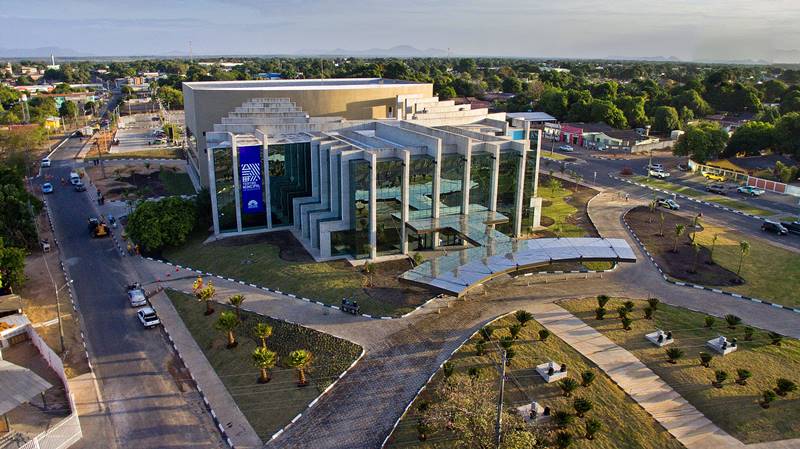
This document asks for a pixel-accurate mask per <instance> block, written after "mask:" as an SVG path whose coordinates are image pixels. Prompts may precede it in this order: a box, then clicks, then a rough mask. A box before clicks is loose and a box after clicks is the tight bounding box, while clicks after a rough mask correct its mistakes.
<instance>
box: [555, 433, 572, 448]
mask: <svg viewBox="0 0 800 449" xmlns="http://www.w3.org/2000/svg"><path fill="white" fill-rule="evenodd" d="M573 440H574V438H573V437H572V434H571V433H569V432H566V431H561V432H558V433H557V434H556V441H555V443H556V447H557V448H558V449H567V448H568V447H570V446H571V445H572V442H573Z"/></svg>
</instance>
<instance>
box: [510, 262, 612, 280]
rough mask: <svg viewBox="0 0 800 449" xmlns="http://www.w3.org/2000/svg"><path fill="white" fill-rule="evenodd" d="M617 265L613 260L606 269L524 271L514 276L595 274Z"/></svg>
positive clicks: (607, 271) (610, 269)
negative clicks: (611, 264)
mask: <svg viewBox="0 0 800 449" xmlns="http://www.w3.org/2000/svg"><path fill="white" fill-rule="evenodd" d="M617 267H619V264H618V263H616V262H613V266H612V267H611V268H609V269H608V270H572V271H537V272H536V273H525V274H522V275H519V276H515V277H528V276H534V275H537V274H595V273H610V272H612V271H615V270H616V269H617Z"/></svg>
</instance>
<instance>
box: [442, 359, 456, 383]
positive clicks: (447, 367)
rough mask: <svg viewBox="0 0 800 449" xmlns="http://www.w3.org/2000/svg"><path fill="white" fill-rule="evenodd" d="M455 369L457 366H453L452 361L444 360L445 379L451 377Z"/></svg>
mask: <svg viewBox="0 0 800 449" xmlns="http://www.w3.org/2000/svg"><path fill="white" fill-rule="evenodd" d="M454 369H455V367H454V366H453V364H452V363H450V362H444V365H442V372H443V373H444V377H445V379H449V378H450V376H452V375H453V370H454Z"/></svg>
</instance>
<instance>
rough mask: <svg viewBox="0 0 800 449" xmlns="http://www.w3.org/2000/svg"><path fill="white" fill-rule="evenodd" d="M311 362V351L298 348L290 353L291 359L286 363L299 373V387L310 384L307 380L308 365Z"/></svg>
mask: <svg viewBox="0 0 800 449" xmlns="http://www.w3.org/2000/svg"><path fill="white" fill-rule="evenodd" d="M309 363H311V351H307V350H305V349H298V350H296V351H292V352H290V353H289V360H288V361H287V362H286V364H287V365H288V366H289V367H290V368H295V369H296V370H297V374H298V376H299V377H298V382H297V386H298V387H305V386H306V385H308V381H307V380H306V367H307V366H308V364H309Z"/></svg>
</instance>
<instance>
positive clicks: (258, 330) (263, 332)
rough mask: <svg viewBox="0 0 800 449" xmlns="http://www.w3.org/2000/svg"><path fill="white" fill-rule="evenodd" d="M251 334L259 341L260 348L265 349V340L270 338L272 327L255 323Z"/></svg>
mask: <svg viewBox="0 0 800 449" xmlns="http://www.w3.org/2000/svg"><path fill="white" fill-rule="evenodd" d="M253 334H254V335H255V336H256V338H258V339H259V340H261V347H262V348H264V349H266V348H267V339H268V338H269V337H270V336H272V326H270V325H269V324H267V323H257V324H256V325H255V326H254V327H253Z"/></svg>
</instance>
